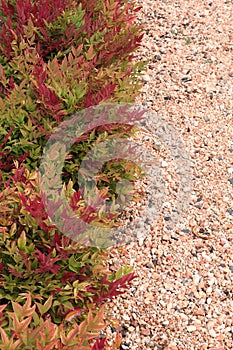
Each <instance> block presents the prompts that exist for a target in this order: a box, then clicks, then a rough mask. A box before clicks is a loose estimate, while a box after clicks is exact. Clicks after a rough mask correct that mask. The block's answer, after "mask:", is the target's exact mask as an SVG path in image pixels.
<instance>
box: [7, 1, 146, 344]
mask: <svg viewBox="0 0 233 350" xmlns="http://www.w3.org/2000/svg"><path fill="white" fill-rule="evenodd" d="M138 9H139V8H138V7H136V6H135V5H134V4H132V3H130V4H128V2H127V1H126V0H98V1H96V0H81V1H74V0H63V1H61V0H35V1H32V0H6V1H4V0H3V1H1V3H0V110H1V116H0V189H1V192H0V212H1V216H0V274H1V276H0V298H1V300H0V303H1V305H4V312H5V313H4V314H3V306H0V316H1V317H2V323H1V328H0V334H1V342H2V343H0V344H1V346H3V347H2V348H4V349H5V348H9V349H25V348H30V346H32V347H31V348H38V349H76V348H77V349H83V350H84V349H85V350H86V349H91V346H93V347H92V349H93V350H100V349H103V348H104V346H105V340H104V339H99V340H96V342H95V344H93V345H91V342H90V341H91V340H93V339H94V338H95V337H96V336H97V335H98V334H99V332H100V329H103V328H104V325H103V324H102V323H101V322H100V323H101V327H100V326H99V320H100V319H101V317H102V316H101V317H100V318H98V317H97V315H98V312H99V311H98V310H99V308H100V306H101V304H102V303H104V302H105V301H106V300H108V299H111V298H113V297H114V296H117V295H118V294H120V293H122V292H123V291H124V290H125V289H126V288H127V285H128V283H129V282H130V281H131V280H132V279H133V278H134V275H133V273H132V272H131V270H130V269H129V268H124V269H120V270H119V271H116V272H111V273H110V272H109V271H108V270H107V268H106V267H105V265H106V264H105V262H104V261H105V260H108V254H107V253H106V250H104V249H98V248H86V247H83V246H80V245H78V244H77V243H75V242H73V241H72V240H71V239H69V238H67V237H65V236H63V235H62V234H61V232H59V230H58V229H57V228H56V227H55V226H54V225H53V224H52V222H51V221H50V219H49V217H48V214H47V212H46V210H45V208H44V204H43V201H42V198H41V194H40V190H39V183H38V167H39V165H40V160H41V155H42V152H43V149H44V147H45V145H46V142H47V140H48V138H49V136H50V135H51V134H52V133H53V132H54V130H55V129H56V127H57V126H59V125H60V123H61V122H62V121H64V120H66V119H67V118H68V117H70V116H71V115H73V114H74V113H76V112H78V111H80V110H82V109H84V108H87V107H89V106H94V105H97V104H101V103H104V102H119V101H120V102H133V101H134V98H135V96H136V95H137V93H138V89H139V87H140V84H139V83H138V80H137V76H138V74H139V71H140V69H141V68H142V65H141V64H139V63H135V62H134V54H133V52H134V51H135V50H136V48H137V47H138V46H139V44H140V41H141V31H140V28H139V27H137V26H135V25H134V24H133V20H134V16H135V12H136V11H138ZM131 131H132V126H131V127H129V126H127V125H122V124H117V123H116V124H115V125H112V126H111V127H109V126H102V127H99V128H96V129H95V130H92V131H91V132H90V133H87V134H85V135H83V136H82V138H81V139H80V140H78V142H76V143H75V144H74V146H73V147H72V149H71V152H70V157H68V159H67V161H66V162H65V164H64V169H63V170H64V172H63V180H64V182H65V184H66V192H67V197H68V198H69V200H70V205H71V207H72V208H73V209H74V210H76V211H77V212H78V213H79V215H80V216H81V217H82V216H83V217H85V220H86V221H87V222H88V217H87V213H90V212H88V210H90V208H88V207H87V208H83V207H80V206H79V203H80V202H82V193H81V190H80V189H79V187H78V185H77V183H76V180H77V176H76V170H77V168H78V166H79V164H80V162H81V159H82V157H83V155H84V154H85V153H86V152H87V151H88V150H90V149H91V148H92V147H93V146H94V145H95V143H96V142H100V141H101V140H104V139H105V138H106V135H107V136H109V137H113V138H114V137H117V136H118V137H119V136H121V137H122V136H123V137H127V136H129V135H131ZM130 169H131V173H130ZM126 170H128V171H129V172H128V175H127V179H129V180H134V179H135V170H137V169H136V168H132V167H131V165H130V164H124V166H123V163H121V164H119V165H117V164H116V163H114V166H113V167H110V166H109V164H108V165H107V166H106V168H105V169H102V173H101V172H100V174H99V188H100V191H102V194H103V197H104V196H106V198H107V197H108V196H114V189H115V181H116V179H117V180H119V179H121V178H124V173H125V172H126ZM108 178H109V180H108ZM108 188H109V189H110V190H109V192H108ZM106 189H107V190H106ZM91 214H92V220H96V221H98V220H99V221H101V220H102V221H104V222H105V223H106V222H110V221H111V220H112V219H113V217H111V215H110V216H109V215H105V216H104V217H102V218H101V220H100V218H99V216H98V215H97V214H96V213H91ZM85 215H86V216H85ZM22 292H23V293H27V294H24V295H21V293H22ZM25 295H26V296H27V302H26V306H25V307H26V309H27V311H25V314H23V315H22V314H20V313H21V311H20V310H23V309H21V307H22V308H24V306H23V303H24V301H25V299H24V298H25ZM30 298H31V299H32V304H33V306H31V299H30ZM17 303H18V304H17ZM20 305H21V306H20ZM44 305H46V307H45V306H44ZM90 310H91V312H92V314H93V315H94V316H93V317H94V320H95V321H93V320H92V321H91V322H92V323H91V325H92V326H91V327H92V330H93V332H91V331H90V330H88V331H87V334H89V333H90V332H91V333H93V334H92V335H90V334H89V337H88V336H87V338H85V337H83V338H82V336H79V335H78V333H80V328H78V327H81V325H82V324H84V323H85V322H86V320H87V319H88V317H89V320H90V319H91V316H89V315H90ZM11 312H12V313H11ZM71 312H74V314H75V323H72V325H69V327H73V328H72V329H71V328H70V329H68V330H69V332H70V333H69V336H68V333H67V332H68V330H67V329H66V327H67V324H64V317H68V318H69V316H67V315H70V313H71ZM95 317H97V318H95ZM71 318H72V317H71ZM83 322H84V323H83ZM57 327H60V328H59V331H58V328H57ZM69 327H68V328H69ZM85 327H86V326H85ZM85 327H84V328H85ZM98 327H99V328H98ZM48 330H49V334H48ZM85 332H86V331H85ZM85 332H84V333H85ZM30 334H31V338H30ZM58 334H59V336H58ZM49 337H50V338H49ZM59 337H60V338H59ZM78 337H79V338H78ZM68 338H69V339H68ZM77 341H78V343H77ZM33 342H34V343H33ZM2 344H4V345H2ZM25 344H26V345H25ZM28 344H29V345H28ZM31 344H32V345H31ZM26 346H27V347H26Z"/></svg>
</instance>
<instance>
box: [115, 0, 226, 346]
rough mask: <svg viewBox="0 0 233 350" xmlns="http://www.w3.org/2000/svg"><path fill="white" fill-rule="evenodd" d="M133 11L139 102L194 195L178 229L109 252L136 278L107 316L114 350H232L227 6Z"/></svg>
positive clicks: (153, 231) (167, 3) (161, 5)
mask: <svg viewBox="0 0 233 350" xmlns="http://www.w3.org/2000/svg"><path fill="white" fill-rule="evenodd" d="M139 3H140V4H141V5H142V7H143V8H142V10H141V12H140V13H139V14H138V21H139V22H141V23H143V25H144V27H145V36H144V41H143V46H142V47H141V50H140V53H139V59H141V60H149V61H150V63H149V66H148V70H147V71H146V72H145V73H144V75H143V80H144V86H143V88H142V90H141V96H140V97H139V99H138V103H142V104H143V105H144V106H145V108H149V109H150V110H153V111H155V112H156V113H157V114H158V115H161V117H163V118H164V120H166V121H167V123H170V124H171V125H172V126H173V127H174V128H175V130H176V131H177V133H178V134H179V135H180V137H181V138H182V139H183V141H184V143H185V145H186V151H187V153H188V155H189V158H190V159H191V161H192V170H193V183H192V186H193V189H192V192H191V193H190V198H189V202H188V207H187V210H186V211H185V212H183V213H182V215H181V217H180V220H181V224H180V227H179V229H174V230H166V218H165V217H164V216H163V215H160V217H159V218H158V219H157V220H156V221H154V222H153V224H152V225H151V227H150V230H149V232H147V234H146V235H145V236H142V237H138V240H135V241H134V242H131V243H130V244H128V245H125V246H123V247H121V248H120V249H116V250H115V249H112V250H111V256H112V260H111V264H112V265H111V268H112V269H117V267H119V266H122V265H124V264H131V265H133V266H134V270H135V272H136V274H137V276H138V277H137V278H136V279H135V280H134V281H133V283H132V286H131V288H130V290H129V291H128V292H127V293H126V294H125V295H124V296H122V297H120V298H119V297H118V298H117V299H115V300H114V301H113V302H112V303H111V304H110V306H109V310H111V311H112V312H113V314H114V316H115V317H116V318H117V319H118V320H119V322H120V324H121V326H122V336H123V343H122V345H121V349H125V350H126V349H130V350H139V349H141V350H147V349H155V350H168V349H170V350H176V349H180V350H183V349H188V350H206V349H208V350H226V349H229V350H231V349H233V299H232V295H233V256H232V234H233V115H232V114H233V112H232V111H233V2H232V1H226V0H225V1H224V0H215V1H211V0H209V1H205V0H203V1H201V0H197V1H194V0H192V1H190V0H185V1H184V0H179V1H174V0H172V1H171V0H143V1H139ZM163 166H164V167H165V168H167V169H170V168H172V167H173V164H172V160H171V159H170V158H169V157H168V158H167V160H166V159H165V160H164V161H163ZM173 201H174V197H172V196H171V198H170V199H169V198H168V201H167V204H165V206H166V205H167V206H169V205H172V203H173ZM169 203H170V204H169Z"/></svg>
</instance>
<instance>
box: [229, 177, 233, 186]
mask: <svg viewBox="0 0 233 350" xmlns="http://www.w3.org/2000/svg"><path fill="white" fill-rule="evenodd" d="M229 182H230V184H231V185H233V177H232V178H231V179H229Z"/></svg>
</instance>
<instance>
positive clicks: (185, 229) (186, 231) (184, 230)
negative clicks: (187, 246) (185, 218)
mask: <svg viewBox="0 0 233 350" xmlns="http://www.w3.org/2000/svg"><path fill="white" fill-rule="evenodd" d="M181 232H184V233H189V232H190V229H189V228H184V229H183V230H181Z"/></svg>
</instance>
